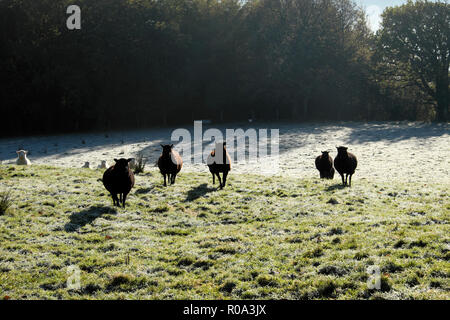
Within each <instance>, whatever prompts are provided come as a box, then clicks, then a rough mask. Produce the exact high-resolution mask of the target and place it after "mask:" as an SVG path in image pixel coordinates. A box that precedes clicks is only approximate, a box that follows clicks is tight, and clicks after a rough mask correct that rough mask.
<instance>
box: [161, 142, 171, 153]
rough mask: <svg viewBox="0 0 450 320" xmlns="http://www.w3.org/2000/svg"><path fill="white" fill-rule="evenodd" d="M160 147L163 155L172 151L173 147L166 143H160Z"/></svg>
mask: <svg viewBox="0 0 450 320" xmlns="http://www.w3.org/2000/svg"><path fill="white" fill-rule="evenodd" d="M161 147H162V148H163V152H162V154H163V155H168V154H170V153H171V152H172V149H173V144H166V145H161Z"/></svg>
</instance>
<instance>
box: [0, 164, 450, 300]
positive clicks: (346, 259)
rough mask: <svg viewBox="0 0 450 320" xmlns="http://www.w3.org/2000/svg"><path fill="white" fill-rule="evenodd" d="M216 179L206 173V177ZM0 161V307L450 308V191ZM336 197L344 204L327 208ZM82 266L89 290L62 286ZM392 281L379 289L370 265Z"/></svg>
mask: <svg viewBox="0 0 450 320" xmlns="http://www.w3.org/2000/svg"><path fill="white" fill-rule="evenodd" d="M205 171H206V170H205ZM101 176H102V171H101V170H87V169H62V168H55V167H50V166H35V165H33V166H29V167H18V166H6V165H0V192H7V191H10V192H11V200H12V203H13V204H12V206H11V207H10V208H9V209H8V211H7V212H6V213H5V214H4V215H1V216H0V299H1V298H3V297H5V296H8V297H11V299H449V298H450V286H449V276H450V263H449V257H450V250H449V249H450V247H449V234H450V233H449V217H450V215H449V212H450V203H449V200H448V191H449V184H433V185H432V184H426V185H424V184H421V183H417V184H411V183H401V182H394V181H390V182H382V181H368V180H365V179H364V178H362V177H358V176H355V177H354V180H353V186H352V188H351V189H350V188H341V187H340V186H339V180H337V179H335V180H334V181H328V180H319V179H316V178H313V179H302V178H292V177H291V178H286V177H264V176H258V175H237V174H233V172H231V174H230V175H229V185H227V187H226V188H225V189H224V190H216V187H217V185H216V186H215V187H213V186H212V184H211V183H212V181H211V180H212V179H211V176H210V175H209V174H207V173H205V174H197V173H186V172H182V173H181V174H180V175H179V176H178V178H177V183H176V184H175V185H174V186H168V187H163V186H162V181H163V180H162V177H161V175H160V174H159V173H158V172H157V171H156V170H154V169H153V170H151V171H147V172H145V173H144V174H142V175H138V176H136V186H135V188H134V189H133V191H132V193H131V194H130V196H129V198H128V200H127V204H128V207H127V208H126V209H123V208H114V207H113V206H112V200H111V198H110V196H109V194H108V193H107V192H106V190H105V189H104V188H103V185H102V183H101V182H100V181H99V180H98V179H100V178H101ZM332 199H334V200H335V201H330V200H332ZM71 265H76V266H78V267H79V268H80V270H81V288H80V289H79V290H69V289H68V288H67V286H66V282H67V277H68V276H69V274H68V273H67V269H68V267H69V266H71ZM371 265H377V266H379V267H380V269H381V272H382V288H381V290H369V289H368V286H367V280H368V277H369V275H368V273H367V272H366V270H367V268H368V267H369V266H371Z"/></svg>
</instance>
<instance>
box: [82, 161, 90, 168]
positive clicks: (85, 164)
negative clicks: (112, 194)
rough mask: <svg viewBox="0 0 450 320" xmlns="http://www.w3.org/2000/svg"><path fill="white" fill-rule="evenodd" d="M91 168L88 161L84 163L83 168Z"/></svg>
mask: <svg viewBox="0 0 450 320" xmlns="http://www.w3.org/2000/svg"><path fill="white" fill-rule="evenodd" d="M90 167H91V166H90V164H89V161H86V162H85V163H84V165H83V166H82V168H88V169H89V168H90Z"/></svg>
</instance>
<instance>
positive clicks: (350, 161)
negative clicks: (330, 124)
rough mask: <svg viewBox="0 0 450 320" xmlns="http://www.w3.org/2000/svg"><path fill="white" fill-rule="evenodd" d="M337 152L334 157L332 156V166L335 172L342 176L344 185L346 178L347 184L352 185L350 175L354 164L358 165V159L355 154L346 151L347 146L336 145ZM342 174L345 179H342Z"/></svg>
mask: <svg viewBox="0 0 450 320" xmlns="http://www.w3.org/2000/svg"><path fill="white" fill-rule="evenodd" d="M336 148H337V151H338V154H337V156H336V158H334V167H335V168H336V170H337V172H339V174H340V175H341V178H342V184H343V185H344V186H345V185H347V178H348V179H349V181H348V186H349V187H351V185H352V175H353V174H354V173H355V169H356V166H357V165H358V160H357V159H356V156H355V155H354V154H352V153H350V152H347V149H348V148H347V147H336ZM344 174H345V180H344Z"/></svg>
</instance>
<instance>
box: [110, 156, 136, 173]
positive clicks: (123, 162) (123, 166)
mask: <svg viewBox="0 0 450 320" xmlns="http://www.w3.org/2000/svg"><path fill="white" fill-rule="evenodd" d="M131 160H133V159H131V158H130V159H124V158H120V159H114V162H115V163H116V164H115V165H114V168H117V169H118V170H124V171H128V169H129V166H128V163H129V162H130V161H131Z"/></svg>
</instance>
